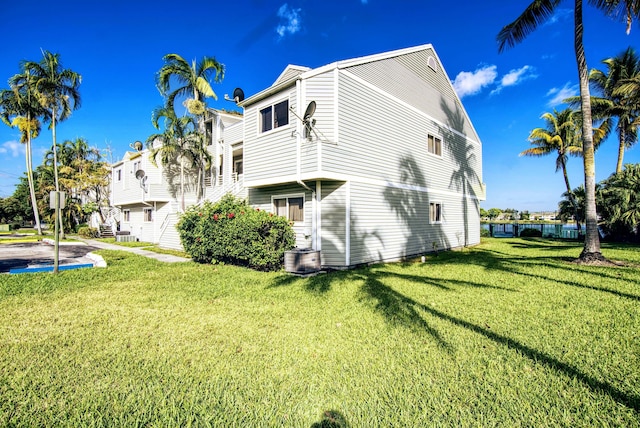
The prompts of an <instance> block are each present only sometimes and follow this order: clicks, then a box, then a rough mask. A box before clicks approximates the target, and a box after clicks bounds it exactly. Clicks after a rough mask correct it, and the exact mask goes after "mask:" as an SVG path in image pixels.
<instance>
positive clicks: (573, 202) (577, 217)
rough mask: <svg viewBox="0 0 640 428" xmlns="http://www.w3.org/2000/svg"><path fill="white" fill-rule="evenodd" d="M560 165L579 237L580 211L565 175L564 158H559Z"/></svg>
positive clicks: (567, 177)
mask: <svg viewBox="0 0 640 428" xmlns="http://www.w3.org/2000/svg"><path fill="white" fill-rule="evenodd" d="M560 165H562V175H563V176H564V184H565V186H567V195H569V202H571V205H572V206H573V218H574V220H575V221H576V228H577V229H578V236H580V233H581V228H580V211H579V208H578V202H577V201H576V196H575V195H574V194H573V190H571V185H570V184H569V175H568V174H567V164H566V163H565V161H564V158H563V157H562V156H561V157H560Z"/></svg>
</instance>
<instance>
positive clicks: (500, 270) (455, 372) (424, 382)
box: [0, 239, 640, 427]
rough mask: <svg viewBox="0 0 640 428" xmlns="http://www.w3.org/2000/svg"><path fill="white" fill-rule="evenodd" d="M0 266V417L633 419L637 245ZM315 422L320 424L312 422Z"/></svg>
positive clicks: (639, 370)
mask: <svg viewBox="0 0 640 428" xmlns="http://www.w3.org/2000/svg"><path fill="white" fill-rule="evenodd" d="M580 250H581V247H580V245H578V244H573V243H565V242H555V241H548V240H522V239H503V240H498V239H489V240H486V241H483V244H482V245H480V246H478V247H474V248H471V249H467V250H464V251H459V252H446V253H442V252H441V253H440V255H439V256H438V257H436V256H434V255H430V256H427V261H426V263H420V262H416V263H398V264H386V265H375V266H370V267H367V268H361V269H356V270H352V271H346V272H333V273H329V274H322V275H318V276H315V277H310V278H297V277H292V276H288V275H286V274H284V273H261V272H254V271H250V270H247V269H242V268H237V267H232V266H212V265H208V266H203V265H198V264H195V263H192V262H189V263H184V264H163V263H161V262H157V261H155V260H150V259H146V258H142V257H138V256H135V255H131V254H128V253H125V252H121V251H101V252H100V254H102V255H103V257H104V258H105V259H106V260H107V263H108V265H109V267H107V268H106V269H90V270H87V269H85V270H76V271H65V272H62V273H60V274H59V275H57V276H56V275H52V274H47V273H43V274H26V275H11V276H9V275H2V276H0V284H1V287H0V425H2V426H74V427H76V426H163V427H164V426H188V425H192V426H238V427H240V426H242V427H244V426H250V427H253V426H257V427H263V426H265V427H270V426H292V427H310V426H311V427H328V426H350V427H372V426H398V427H404V426H572V427H574V426H589V427H591V426H631V427H633V426H640V285H639V283H640V273H639V270H638V266H640V248H638V247H633V246H608V247H605V248H604V251H605V255H606V256H608V257H609V258H611V259H615V260H619V261H622V262H625V263H626V264H627V266H626V267H615V268H612V267H588V266H580V265H576V264H572V263H570V260H571V259H573V258H576V257H577V256H578V255H579V253H580ZM331 423H334V425H331Z"/></svg>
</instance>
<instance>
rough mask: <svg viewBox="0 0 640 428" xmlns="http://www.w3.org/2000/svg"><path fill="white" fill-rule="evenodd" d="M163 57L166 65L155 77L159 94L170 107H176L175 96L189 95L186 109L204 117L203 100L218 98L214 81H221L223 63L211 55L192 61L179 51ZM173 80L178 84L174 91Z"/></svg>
mask: <svg viewBox="0 0 640 428" xmlns="http://www.w3.org/2000/svg"><path fill="white" fill-rule="evenodd" d="M162 59H163V60H164V62H165V64H164V65H163V66H162V68H160V70H159V71H158V74H157V76H156V80H157V84H158V89H159V90H160V93H161V94H162V95H163V96H164V97H166V103H167V108H170V109H174V108H175V107H174V103H175V99H176V97H178V96H180V97H187V100H186V101H185V104H186V106H187V110H188V111H189V113H191V114H194V115H196V116H197V117H199V118H201V117H202V116H203V115H204V112H205V104H204V102H203V99H204V98H207V97H212V98H213V99H215V100H217V99H218V97H217V95H216V94H215V92H214V91H213V88H212V87H211V83H213V82H215V83H218V82H220V81H222V79H223V77H224V66H223V65H222V64H220V63H219V62H218V61H216V59H215V58H210V57H204V58H202V60H201V61H200V62H199V63H197V62H196V60H193V61H192V62H191V64H189V63H188V62H187V61H186V60H185V59H184V58H182V57H181V56H180V55H178V54H167V55H165V56H164V57H163V58H162ZM212 75H213V76H212ZM172 80H174V81H176V82H177V84H178V85H179V87H178V88H176V89H174V90H171V81H172ZM189 97H193V98H189ZM200 122H201V121H200Z"/></svg>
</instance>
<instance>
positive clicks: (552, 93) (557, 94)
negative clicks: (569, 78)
mask: <svg viewBox="0 0 640 428" xmlns="http://www.w3.org/2000/svg"><path fill="white" fill-rule="evenodd" d="M576 95H578V85H573V86H572V85H571V84H570V83H569V82H567V83H565V84H564V86H563V87H562V88H551V89H549V91H548V92H547V96H548V97H551V99H550V100H549V102H548V103H547V106H549V107H556V106H557V105H558V104H563V103H564V101H563V100H565V99H567V98H569V97H573V96H576Z"/></svg>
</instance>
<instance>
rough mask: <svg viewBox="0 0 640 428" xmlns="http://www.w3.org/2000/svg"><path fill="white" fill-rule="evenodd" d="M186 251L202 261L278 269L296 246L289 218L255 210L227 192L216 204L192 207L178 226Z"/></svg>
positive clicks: (207, 203)
mask: <svg viewBox="0 0 640 428" xmlns="http://www.w3.org/2000/svg"><path fill="white" fill-rule="evenodd" d="M177 229H178V232H179V234H180V240H181V241H182V246H183V247H184V249H185V251H186V252H187V253H188V254H189V255H190V256H191V258H192V259H193V260H194V261H196V262H199V263H221V262H222V263H229V264H234V265H239V266H248V267H250V268H252V269H257V270H278V269H280V268H281V267H282V265H283V263H284V252H285V251H287V250H290V249H292V248H293V247H294V245H295V233H294V232H293V228H292V227H291V224H290V223H289V221H288V220H287V219H286V218H284V217H279V216H276V215H274V214H273V213H267V212H265V211H260V210H259V209H254V208H253V207H251V206H249V205H248V204H247V203H246V202H245V201H244V200H242V199H238V198H235V197H234V196H233V195H230V194H227V195H225V196H224V197H223V198H222V199H221V200H219V201H218V202H216V203H211V202H205V203H203V204H202V205H201V206H192V207H190V208H189V209H188V210H187V211H186V212H185V213H184V214H183V215H182V216H181V217H180V221H179V222H178V225H177Z"/></svg>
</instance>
